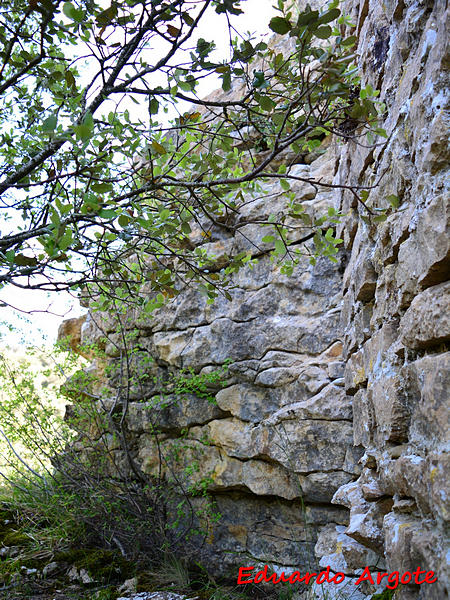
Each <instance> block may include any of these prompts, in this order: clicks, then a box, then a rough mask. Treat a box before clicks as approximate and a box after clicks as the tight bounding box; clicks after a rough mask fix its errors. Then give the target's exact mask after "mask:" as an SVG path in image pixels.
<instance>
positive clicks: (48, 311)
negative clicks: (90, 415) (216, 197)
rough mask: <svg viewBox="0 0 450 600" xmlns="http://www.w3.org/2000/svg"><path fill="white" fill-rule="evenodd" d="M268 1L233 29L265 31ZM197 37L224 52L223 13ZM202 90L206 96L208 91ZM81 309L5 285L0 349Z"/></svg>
mask: <svg viewBox="0 0 450 600" xmlns="http://www.w3.org/2000/svg"><path fill="white" fill-rule="evenodd" d="M272 4H275V0H244V1H243V2H242V4H241V8H242V9H243V10H244V14H243V15H241V16H240V17H235V18H234V20H233V22H234V23H235V25H236V28H237V29H238V30H239V31H240V32H242V33H245V32H247V31H250V32H251V33H257V34H267V33H268V32H269V28H268V23H269V21H270V18H271V17H272V16H273V14H274V12H275V11H274V8H273V6H272ZM198 37H204V38H205V39H207V40H210V39H214V41H215V43H216V46H217V50H218V54H219V55H222V56H224V55H226V54H225V53H226V51H227V48H228V31H227V29H225V28H224V20H223V15H220V16H219V15H217V14H215V13H211V14H210V15H209V16H208V18H207V20H205V22H204V24H203V26H202V27H201V28H199V32H198ZM202 91H204V93H205V95H206V94H207V93H208V92H209V91H212V90H208V89H205V90H202ZM2 301H4V302H7V303H8V304H11V305H13V306H14V307H16V309H18V311H14V310H12V309H10V308H7V307H2V306H1V302H2ZM20 311H24V312H20ZM84 312H86V311H85V309H83V308H82V307H81V306H80V305H79V303H78V301H77V299H76V298H73V297H71V296H70V295H69V294H68V293H64V292H60V293H52V294H46V293H44V292H40V291H36V290H32V291H25V290H20V289H18V288H15V287H13V286H9V287H6V288H4V289H2V290H0V348H1V347H2V346H5V345H11V346H14V347H19V348H20V347H22V346H27V345H38V346H43V345H51V344H53V342H54V341H55V340H56V334H57V331H58V327H59V325H60V323H61V321H62V320H63V319H68V318H72V317H77V316H80V315H81V314H83V313H84ZM26 313H30V314H26ZM7 324H11V325H13V326H14V331H13V332H10V331H9V330H8V325H7Z"/></svg>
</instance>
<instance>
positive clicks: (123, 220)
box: [118, 215, 131, 227]
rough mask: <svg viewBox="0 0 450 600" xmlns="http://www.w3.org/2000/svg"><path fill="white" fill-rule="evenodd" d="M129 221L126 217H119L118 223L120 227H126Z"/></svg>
mask: <svg viewBox="0 0 450 600" xmlns="http://www.w3.org/2000/svg"><path fill="white" fill-rule="evenodd" d="M130 221H131V219H130V217H128V216H127V215H120V217H119V219H118V222H119V225H120V226H121V227H126V226H127V225H129V223H130Z"/></svg>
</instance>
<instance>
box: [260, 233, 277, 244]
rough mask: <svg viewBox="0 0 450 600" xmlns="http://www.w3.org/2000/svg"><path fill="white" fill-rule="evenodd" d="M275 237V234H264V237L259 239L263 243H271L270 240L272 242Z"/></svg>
mask: <svg viewBox="0 0 450 600" xmlns="http://www.w3.org/2000/svg"><path fill="white" fill-rule="evenodd" d="M276 239H277V238H276V237H275V236H273V235H265V236H264V237H263V238H262V239H261V241H262V242H263V243H264V244H271V243H272V242H274V241H275V240H276Z"/></svg>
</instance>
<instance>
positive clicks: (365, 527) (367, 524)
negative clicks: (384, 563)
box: [332, 482, 393, 553]
mask: <svg viewBox="0 0 450 600" xmlns="http://www.w3.org/2000/svg"><path fill="white" fill-rule="evenodd" d="M332 502H333V504H343V505H344V506H347V507H348V508H350V523H349V526H348V527H347V529H346V531H345V533H346V535H348V536H350V537H351V538H353V539H355V540H356V541H357V542H359V543H360V544H363V545H364V546H367V547H368V548H371V549H372V550H375V551H376V552H378V553H382V552H383V543H384V534H383V530H382V526H383V518H384V515H386V514H387V513H388V512H389V511H390V510H391V508H392V504H393V501H392V500H391V499H390V498H382V499H380V500H377V501H375V502H367V501H366V500H365V499H364V497H363V494H362V490H361V487H360V484H359V482H353V483H349V484H347V485H345V486H343V487H341V488H340V489H339V490H338V491H337V492H336V494H335V495H334V496H333V499H332Z"/></svg>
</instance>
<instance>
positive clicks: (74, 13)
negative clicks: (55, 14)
mask: <svg viewBox="0 0 450 600" xmlns="http://www.w3.org/2000/svg"><path fill="white" fill-rule="evenodd" d="M63 13H64V14H65V15H66V17H68V18H69V19H71V20H72V21H76V22H77V23H81V22H82V21H83V19H84V10H81V9H80V8H76V6H74V5H73V4H72V3H71V2H65V3H64V4H63Z"/></svg>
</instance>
